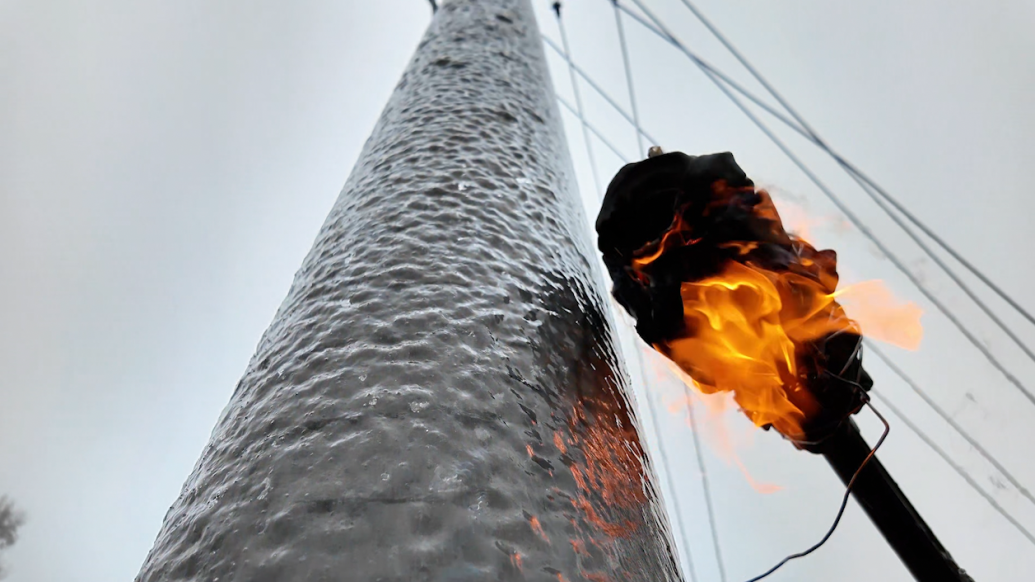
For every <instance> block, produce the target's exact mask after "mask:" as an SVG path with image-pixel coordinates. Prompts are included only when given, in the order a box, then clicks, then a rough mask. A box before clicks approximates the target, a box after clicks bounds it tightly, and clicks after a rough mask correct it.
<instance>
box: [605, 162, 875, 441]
mask: <svg viewBox="0 0 1035 582" xmlns="http://www.w3.org/2000/svg"><path fill="white" fill-rule="evenodd" d="M596 230H597V235H598V246H599V248H600V250H601V252H602V253H603V258H604V263H605V265H606V266H607V270H608V273H609V274H610V276H611V280H612V282H613V284H614V287H613V289H612V293H613V294H614V296H615V298H616V299H617V300H618V302H619V303H620V304H621V305H622V306H623V307H624V308H625V309H626V310H627V311H628V312H629V313H630V314H631V315H632V316H633V317H634V318H635V319H636V331H637V333H638V334H639V335H640V337H641V338H642V339H643V340H644V341H646V342H647V343H649V344H651V345H652V346H654V347H655V349H657V350H658V351H659V352H661V353H663V354H664V355H666V356H668V357H669V358H670V359H672V360H673V361H674V362H675V363H676V364H677V365H679V366H680V367H681V368H682V369H683V370H684V371H685V372H687V373H688V374H689V375H690V376H691V377H692V378H693V379H694V380H695V382H696V383H697V384H698V386H700V387H701V388H702V389H704V390H705V391H709V392H716V391H726V390H729V391H733V392H734V398H735V400H736V401H737V402H738V403H739V404H740V406H741V408H742V409H744V411H745V413H747V414H748V416H749V417H751V418H752V420H754V421H755V422H756V424H759V425H760V426H763V427H765V428H769V427H770V426H773V427H775V428H776V429H777V430H779V431H780V432H781V433H782V434H784V436H786V437H788V438H789V439H791V440H792V441H794V442H795V443H796V444H797V445H798V446H799V447H801V448H805V449H811V450H813V451H815V450H816V447H815V446H814V445H815V444H816V443H819V442H821V441H822V440H823V439H825V438H826V437H827V436H829V435H830V434H831V433H832V431H833V430H835V429H836V428H837V427H838V426H839V425H840V423H841V422H843V421H844V420H845V419H846V418H847V417H848V416H849V415H851V414H852V413H854V412H856V411H857V410H858V409H859V408H860V407H861V406H862V404H863V402H864V400H865V398H866V396H865V391H867V390H868V389H869V388H870V386H871V385H872V382H871V380H870V378H869V376H868V375H867V374H866V373H865V371H864V370H863V369H862V362H861V352H860V349H859V346H860V339H861V336H860V335H859V329H858V326H857V325H855V323H854V322H853V321H851V320H850V319H848V317H847V316H846V315H845V314H844V311H843V310H842V309H841V307H840V305H838V303H837V302H836V301H835V300H834V297H835V289H836V287H837V283H838V276H837V270H836V267H837V255H836V254H835V253H834V251H831V250H823V251H819V250H816V249H815V248H814V247H812V246H811V245H810V244H809V243H807V242H805V241H804V240H801V239H799V238H796V237H794V236H792V235H789V234H788V233H787V232H786V231H785V230H784V227H783V224H782V223H781V221H780V217H779V215H778V214H777V212H776V208H775V206H774V205H773V202H772V200H771V198H770V197H769V195H768V193H766V192H765V191H764V190H758V189H756V188H755V186H754V183H753V182H752V181H751V180H750V179H749V178H748V177H747V175H746V174H745V173H744V171H743V170H742V169H741V168H740V167H739V166H738V165H737V163H736V161H735V160H734V158H733V155H732V154H730V153H728V152H727V153H719V154H712V155H706V156H688V155H686V154H683V153H678V152H674V153H668V154H663V155H660V156H656V157H653V158H649V159H646V160H643V161H641V162H635V163H631V164H628V165H626V166H625V167H623V168H622V169H621V170H620V171H619V172H618V174H617V175H616V176H615V178H614V179H613V180H612V181H611V184H610V185H609V186H608V189H607V194H606V195H605V197H604V202H603V206H602V208H601V210H600V214H599V216H598V217H597V221H596ZM709 302H711V303H712V304H709ZM726 324H729V325H728V326H727V325H726ZM774 334H775V335H774ZM756 335H757V336H758V337H755V336H756ZM763 336H765V337H763ZM769 336H772V337H769ZM709 338H710V341H711V343H708V341H709ZM745 342H747V343H749V344H751V345H749V346H748V347H747V348H742V347H740V346H743V345H744V344H745ZM756 344H757V345H756ZM730 346H732V347H730ZM723 350H728V351H731V353H730V354H722V353H720V352H722V351H723ZM738 350H739V351H738ZM745 378H746V379H747V380H748V381H742V380H743V379H745ZM758 378H763V379H764V382H763V384H764V386H762V388H759V387H757V386H749V384H754V383H755V380H757V379H758Z"/></svg>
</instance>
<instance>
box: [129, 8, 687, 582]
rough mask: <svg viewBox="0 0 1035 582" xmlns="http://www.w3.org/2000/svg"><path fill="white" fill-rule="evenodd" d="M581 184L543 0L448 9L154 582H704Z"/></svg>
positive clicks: (257, 364)
mask: <svg viewBox="0 0 1035 582" xmlns="http://www.w3.org/2000/svg"><path fill="white" fill-rule="evenodd" d="M354 58H362V55H355V57H354ZM357 90H361V89H359V88H357ZM575 192H576V191H575V184H574V182H573V178H572V169H571V167H570V161H569V158H568V151H567V146H566V145H565V143H564V139H563V137H562V134H561V132H560V120H559V115H558V112H557V109H556V105H555V104H554V101H553V99H552V87H551V85H550V82H549V79H548V77H547V74H546V65H545V60H544V57H543V52H542V46H541V45H540V41H539V37H538V31H537V29H536V26H535V21H534V17H533V14H532V10H531V7H530V5H529V2H528V0H497V1H493V2H489V1H473V0H454V1H452V2H448V3H446V4H445V5H444V6H443V7H442V8H441V9H440V10H439V11H438V14H437V15H436V17H435V18H434V20H433V22H432V24H431V26H430V28H429V30H428V32H427V34H426V36H425V38H424V40H423V41H422V42H421V44H420V48H419V49H418V50H417V53H416V55H415V57H414V59H413V61H412V62H411V63H410V65H409V67H408V69H407V70H406V72H405V74H404V75H403V77H402V80H401V81H400V82H399V85H398V87H397V89H396V91H395V93H394V95H393V96H392V98H391V100H390V101H389V103H388V105H387V106H386V108H385V111H384V113H383V114H382V116H381V119H380V121H379V122H378V124H377V126H376V127H375V129H374V132H373V135H372V136H371V137H370V140H369V141H368V142H367V144H366V147H365V149H364V151H363V153H362V155H361V157H360V160H359V162H358V164H357V165H356V167H355V169H354V170H353V172H352V175H351V177H350V178H349V180H348V182H347V183H346V185H345V188H344V190H343V191H342V193H341V196H340V197H339V198H338V201H337V202H336V204H335V206H334V208H333V209H332V210H331V213H330V216H329V217H328V218H327V222H326V223H325V224H324V226H323V228H322V230H321V231H320V233H319V235H318V236H317V239H316V242H315V244H314V246H313V249H312V251H311V252H310V253H309V256H308V257H307V258H306V260H305V262H304V263H303V265H302V268H301V269H300V270H299V272H298V274H297V275H296V277H295V281H294V284H293V285H292V288H291V291H290V293H289V295H288V297H287V299H286V300H285V301H284V304H283V305H282V306H281V308H280V310H279V312H278V313H277V315H276V318H275V319H274V321H273V323H272V325H271V326H270V328H269V330H267V332H266V334H265V335H264V336H263V338H262V340H261V342H260V344H259V347H258V350H257V352H256V354H255V357H254V358H253V359H252V361H251V363H250V364H249V366H248V370H247V371H246V373H245V375H244V378H243V379H242V380H241V382H240V384H239V385H238V387H237V390H236V392H235V393H234V395H233V398H232V400H231V402H230V404H229V406H228V407H227V409H226V412H225V414H224V416H223V418H222V419H221V420H220V422H219V424H218V425H217V427H216V428H215V430H214V432H213V434H212V439H211V442H210V444H209V445H208V447H207V448H206V449H205V451H204V453H203V454H202V456H201V459H200V461H199V462H198V464H197V467H196V468H195V469H194V471H193V473H192V474H191V475H190V477H189V479H188V480H187V482H186V484H185V485H184V488H183V492H182V493H181V495H180V498H179V499H178V500H177V501H176V503H175V504H174V505H173V506H172V508H171V509H170V510H169V513H168V515H167V516H166V519H165V523H164V525H163V527H162V529H161V532H160V533H159V535H158V539H157V541H156V543H155V546H154V549H153V550H152V551H151V553H150V554H149V555H148V557H147V560H146V562H145V563H144V566H143V568H142V570H141V572H140V575H139V576H138V578H137V579H138V581H140V582H158V581H181V580H192V581H205V582H214V581H217V580H218V581H221V582H231V581H237V582H245V581H247V582H267V581H268V582H273V581H277V582H283V581H295V580H298V581H301V580H306V581H324V580H327V581H330V580H356V581H385V582H389V581H392V582H395V581H398V582H410V581H483V580H529V581H538V580H542V581H547V580H548V581H552V582H556V581H558V580H568V581H576V580H585V581H603V580H611V581H615V582H620V581H630V580H643V581H651V582H660V581H678V580H680V575H679V571H678V567H677V565H676V562H675V559H674V556H673V550H672V547H671V543H670V541H669V539H670V538H669V535H668V530H667V527H666V525H665V522H664V518H663V512H662V511H661V508H660V507H659V506H658V502H657V499H656V494H655V489H654V487H653V485H652V484H651V482H650V474H651V471H650V469H649V467H648V464H647V459H646V457H645V453H644V448H643V447H642V446H641V444H640V442H639V437H638V435H637V429H636V422H635V420H634V418H633V416H632V413H631V411H630V406H629V403H628V402H627V401H626V396H625V393H626V392H625V387H626V382H627V379H626V375H625V372H624V371H623V369H622V367H621V364H620V363H619V361H618V358H617V355H616V353H615V348H614V344H613V341H612V332H611V329H610V324H609V323H608V320H607V317H606V316H605V315H604V314H605V304H604V303H603V298H602V295H601V293H600V291H599V290H598V288H597V284H596V283H597V281H599V279H598V277H597V274H596V273H595V269H594V267H592V266H591V265H593V264H594V262H593V260H592V254H591V252H592V251H591V249H590V246H589V244H588V236H587V233H586V232H585V231H586V229H585V226H584V225H585V220H584V217H583V215H582V211H581V208H580V204H579V201H578V198H577V197H576V193H575Z"/></svg>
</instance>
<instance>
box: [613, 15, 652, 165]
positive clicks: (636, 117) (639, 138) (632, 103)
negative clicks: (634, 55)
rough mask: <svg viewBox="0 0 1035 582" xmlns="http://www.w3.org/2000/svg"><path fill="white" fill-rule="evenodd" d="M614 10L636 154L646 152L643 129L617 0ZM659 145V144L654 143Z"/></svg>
mask: <svg viewBox="0 0 1035 582" xmlns="http://www.w3.org/2000/svg"><path fill="white" fill-rule="evenodd" d="M611 5H612V6H613V7H614V10H615V28H617V29H618V44H619V45H621V47H622V64H623V65H624V66H625V82H626V84H627V85H628V86H629V108H630V109H632V113H633V127H634V129H635V130H636V147H637V148H639V150H638V152H637V155H639V156H643V155H646V154H647V150H645V149H644V148H643V131H642V130H641V129H640V112H639V109H638V108H637V107H636V91H635V90H634V83H633V77H632V65H630V64H629V46H628V44H627V43H626V42H625V27H623V26H622V11H621V10H619V9H618V0H611ZM655 145H659V144H655Z"/></svg>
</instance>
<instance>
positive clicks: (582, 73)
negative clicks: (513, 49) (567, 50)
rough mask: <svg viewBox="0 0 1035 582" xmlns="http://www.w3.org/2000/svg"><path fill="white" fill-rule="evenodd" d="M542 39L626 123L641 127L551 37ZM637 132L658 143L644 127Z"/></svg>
mask: <svg viewBox="0 0 1035 582" xmlns="http://www.w3.org/2000/svg"><path fill="white" fill-rule="evenodd" d="M542 38H543V42H545V43H546V46H548V47H550V48H551V49H553V50H554V52H556V53H557V54H558V55H559V56H560V57H561V58H562V59H564V61H565V62H566V63H567V64H568V66H569V67H571V68H573V69H575V72H576V73H578V75H579V76H580V77H582V80H583V81H585V82H586V84H587V85H589V86H590V87H592V88H593V90H594V91H596V92H597V95H600V96H601V97H602V98H603V99H604V101H607V103H608V105H610V106H611V107H613V108H614V110H615V111H617V112H618V113H619V115H621V116H622V117H624V118H625V120H626V121H628V122H629V123H631V124H632V125H633V127H639V124H638V123H637V122H636V121H635V120H634V118H633V117H632V116H631V115H629V113H628V112H627V111H626V110H625V108H623V107H622V106H621V105H619V104H618V102H617V101H615V100H614V99H613V98H612V97H611V96H610V95H608V94H607V91H604V89H603V88H601V87H600V85H598V84H597V83H596V81H594V80H593V79H592V78H591V77H590V76H589V75H587V74H586V72H585V71H583V70H582V68H581V67H579V66H578V65H577V64H575V62H574V61H572V60H571V59H569V58H568V55H566V54H564V50H563V49H562V48H561V47H559V46H557V43H555V42H554V41H552V40H550V37H548V36H546V35H542ZM637 131H638V132H639V133H640V135H642V136H643V137H645V138H647V140H648V141H651V142H654V143H658V142H657V140H655V139H654V138H653V137H651V136H650V134H648V133H647V132H646V131H644V130H643V128H642V127H639V129H637Z"/></svg>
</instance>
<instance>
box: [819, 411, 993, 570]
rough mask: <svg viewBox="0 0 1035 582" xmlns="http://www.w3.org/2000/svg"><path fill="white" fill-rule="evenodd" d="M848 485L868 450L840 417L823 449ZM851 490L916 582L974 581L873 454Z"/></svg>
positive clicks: (856, 429) (852, 426)
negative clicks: (835, 428) (836, 427)
mask: <svg viewBox="0 0 1035 582" xmlns="http://www.w3.org/2000/svg"><path fill="white" fill-rule="evenodd" d="M822 453H823V456H824V457H826V459H827V461H828V462H829V463H830V466H831V467H833V468H834V471H835V472H836V473H837V475H838V477H840V478H841V481H842V482H844V483H845V484H847V483H848V482H849V481H850V480H851V479H852V476H853V475H854V474H855V472H856V471H857V470H858V469H859V466H860V465H862V463H863V460H864V459H865V458H866V456H867V455H869V453H870V445H868V444H866V441H865V440H864V439H863V437H862V434H861V433H860V432H859V427H858V426H856V424H855V422H854V421H852V420H849V421H848V422H845V423H844V424H843V425H842V426H841V428H840V429H838V431H837V432H836V433H835V434H834V435H832V436H831V437H830V438H829V439H828V440H827V441H826V442H825V443H824V446H823V448H822ZM852 495H853V496H854V497H855V500H856V501H858V502H859V505H861V506H862V508H863V509H864V510H865V511H866V514H867V515H869V516H870V519H871V520H872V521H873V523H874V525H876V526H877V529H879V530H880V532H881V534H883V535H884V539H885V540H887V542H888V544H889V545H890V546H891V547H892V549H894V550H895V553H896V554H898V557H899V559H901V560H902V563H903V564H905V566H906V568H908V569H909V572H910V573H911V574H912V575H913V577H914V578H916V580H917V582H957V581H958V582H973V579H972V578H971V577H970V576H969V575H968V574H967V573H966V572H965V571H964V570H963V569H962V568H960V567H959V566H957V565H956V562H955V561H954V560H953V559H952V556H951V555H949V552H948V550H946V549H945V547H944V546H942V544H941V542H939V541H938V538H937V537H935V535H934V532H932V531H931V528H930V527H928V526H927V523H925V522H924V519H923V518H922V517H920V514H919V513H917V511H916V509H915V508H914V507H913V504H912V503H910V502H909V499H908V498H906V496H905V494H904V493H902V490H901V489H899V487H898V485H897V484H896V483H895V480H894V479H892V478H891V475H890V474H888V472H887V470H886V469H885V468H884V465H882V464H881V463H880V461H879V460H877V457H873V458H872V459H870V462H869V463H867V464H866V466H865V467H864V468H863V469H862V471H861V472H860V473H859V477H858V478H857V479H856V481H855V485H854V486H853V487H852Z"/></svg>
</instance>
